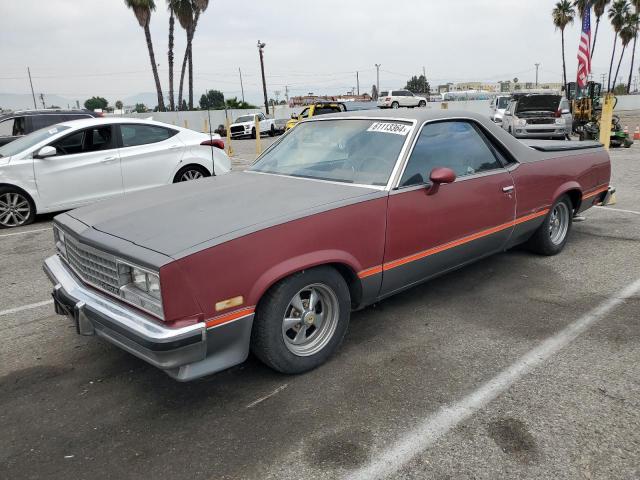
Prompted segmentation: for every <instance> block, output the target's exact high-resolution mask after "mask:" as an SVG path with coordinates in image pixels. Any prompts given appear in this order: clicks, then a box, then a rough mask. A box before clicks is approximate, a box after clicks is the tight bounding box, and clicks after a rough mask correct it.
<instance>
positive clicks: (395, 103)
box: [391, 102, 400, 108]
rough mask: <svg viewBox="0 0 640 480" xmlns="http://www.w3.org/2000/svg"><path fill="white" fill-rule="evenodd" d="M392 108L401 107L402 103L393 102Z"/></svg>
mask: <svg viewBox="0 0 640 480" xmlns="http://www.w3.org/2000/svg"><path fill="white" fill-rule="evenodd" d="M391 108H400V104H399V103H398V102H393V103H392V104H391Z"/></svg>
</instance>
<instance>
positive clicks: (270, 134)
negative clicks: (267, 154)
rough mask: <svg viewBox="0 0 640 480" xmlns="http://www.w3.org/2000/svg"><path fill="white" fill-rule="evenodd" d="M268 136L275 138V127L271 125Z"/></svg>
mask: <svg viewBox="0 0 640 480" xmlns="http://www.w3.org/2000/svg"><path fill="white" fill-rule="evenodd" d="M269 136H270V137H275V136H276V127H275V126H274V125H273V124H271V128H270V129H269Z"/></svg>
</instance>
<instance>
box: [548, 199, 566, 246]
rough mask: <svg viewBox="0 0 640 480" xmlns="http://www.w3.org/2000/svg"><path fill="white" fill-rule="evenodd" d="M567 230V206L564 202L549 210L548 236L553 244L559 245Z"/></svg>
mask: <svg viewBox="0 0 640 480" xmlns="http://www.w3.org/2000/svg"><path fill="white" fill-rule="evenodd" d="M568 231H569V207H567V205H566V204H565V203H564V202H561V203H559V204H557V205H556V206H555V207H553V210H551V217H550V218H549V238H550V239H551V243H553V244H554V245H560V244H561V243H562V242H563V241H564V238H565V237H566V236H567V232H568Z"/></svg>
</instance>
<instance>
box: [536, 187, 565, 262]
mask: <svg viewBox="0 0 640 480" xmlns="http://www.w3.org/2000/svg"><path fill="white" fill-rule="evenodd" d="M572 220H573V205H572V204H571V200H570V199H569V197H568V196H567V195H563V196H562V197H560V198H559V199H558V200H557V201H556V202H555V203H554V204H553V206H552V207H551V209H550V210H549V213H548V214H547V216H546V218H545V219H544V222H542V225H540V227H539V228H538V230H536V232H535V233H534V234H533V236H532V237H531V238H530V239H529V243H528V245H529V248H530V249H531V250H532V251H534V252H535V253H538V254H540V255H556V254H558V253H560V252H561V251H562V249H563V248H564V246H565V244H566V243H567V239H568V238H569V232H570V231H571V225H572Z"/></svg>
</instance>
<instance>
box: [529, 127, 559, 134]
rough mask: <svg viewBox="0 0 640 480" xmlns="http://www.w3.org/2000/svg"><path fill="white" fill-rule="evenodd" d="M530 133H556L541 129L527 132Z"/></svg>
mask: <svg viewBox="0 0 640 480" xmlns="http://www.w3.org/2000/svg"><path fill="white" fill-rule="evenodd" d="M527 132H528V133H555V130H554V129H551V130H549V129H547V128H541V129H537V130H527Z"/></svg>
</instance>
